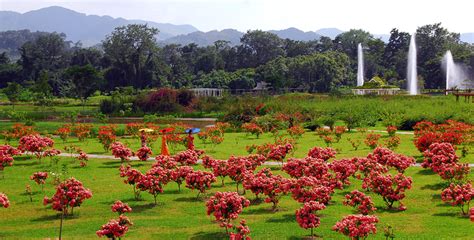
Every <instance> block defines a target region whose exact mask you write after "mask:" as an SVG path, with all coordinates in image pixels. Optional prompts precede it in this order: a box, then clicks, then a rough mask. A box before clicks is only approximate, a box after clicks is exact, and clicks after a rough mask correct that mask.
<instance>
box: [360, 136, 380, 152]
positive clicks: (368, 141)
mask: <svg viewBox="0 0 474 240" xmlns="http://www.w3.org/2000/svg"><path fill="white" fill-rule="evenodd" d="M380 137H381V136H380V134H375V133H369V134H367V136H366V137H365V141H364V143H365V145H367V147H369V148H371V149H374V148H376V147H377V146H378V145H379V139H380Z"/></svg>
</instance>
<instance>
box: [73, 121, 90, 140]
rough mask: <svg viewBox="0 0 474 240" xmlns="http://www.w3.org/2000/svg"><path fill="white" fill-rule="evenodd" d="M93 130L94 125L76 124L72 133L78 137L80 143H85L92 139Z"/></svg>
mask: <svg viewBox="0 0 474 240" xmlns="http://www.w3.org/2000/svg"><path fill="white" fill-rule="evenodd" d="M91 129H92V125H91V124H84V123H80V124H76V125H74V126H73V127H72V132H73V133H74V135H76V137H77V138H78V139H79V141H81V142H82V141H84V140H85V139H86V138H88V137H90V135H91Z"/></svg>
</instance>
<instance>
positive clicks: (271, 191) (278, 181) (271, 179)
mask: <svg viewBox="0 0 474 240" xmlns="http://www.w3.org/2000/svg"><path fill="white" fill-rule="evenodd" d="M269 175H270V174H269ZM261 180H262V185H263V189H264V190H263V194H264V195H265V196H266V198H265V202H266V203H272V211H276V210H277V208H278V203H279V202H280V198H281V197H282V196H283V195H285V194H287V193H288V192H290V188H291V181H290V180H288V179H286V178H284V177H282V176H280V175H273V174H271V175H270V176H266V177H262V178H261Z"/></svg>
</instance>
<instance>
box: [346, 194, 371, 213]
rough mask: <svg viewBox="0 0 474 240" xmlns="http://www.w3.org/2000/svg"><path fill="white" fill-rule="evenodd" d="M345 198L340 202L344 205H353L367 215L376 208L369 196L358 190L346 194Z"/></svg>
mask: <svg viewBox="0 0 474 240" xmlns="http://www.w3.org/2000/svg"><path fill="white" fill-rule="evenodd" d="M345 198H346V199H345V200H344V202H342V203H343V204H344V205H346V206H351V207H355V208H356V209H357V211H358V212H359V213H361V214H364V215H368V214H371V213H373V212H374V211H375V210H377V208H375V205H374V203H373V202H372V199H371V198H370V196H367V195H365V194H364V193H363V192H360V191H358V190H354V191H352V192H350V193H349V194H346V196H345Z"/></svg>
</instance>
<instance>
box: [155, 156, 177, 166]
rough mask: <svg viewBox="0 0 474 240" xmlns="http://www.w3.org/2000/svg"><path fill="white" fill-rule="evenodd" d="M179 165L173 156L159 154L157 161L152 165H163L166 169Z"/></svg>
mask: <svg viewBox="0 0 474 240" xmlns="http://www.w3.org/2000/svg"><path fill="white" fill-rule="evenodd" d="M176 166H178V162H176V160H175V159H174V158H173V157H170V156H165V155H158V156H156V157H155V163H153V166H152V167H162V168H165V169H175V168H176Z"/></svg>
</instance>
